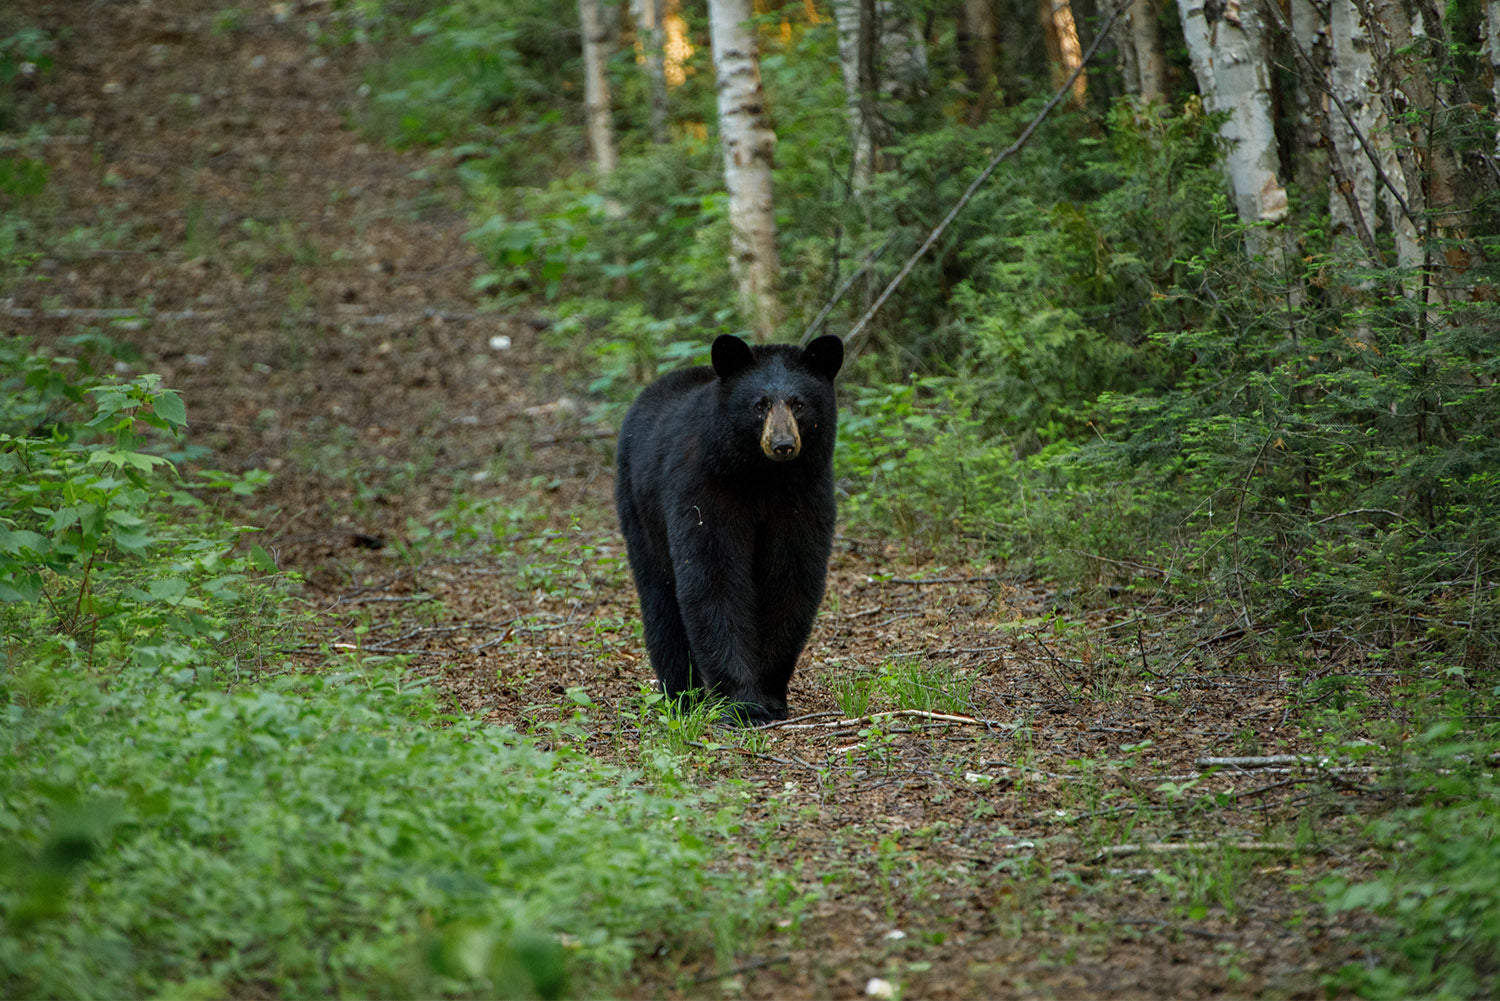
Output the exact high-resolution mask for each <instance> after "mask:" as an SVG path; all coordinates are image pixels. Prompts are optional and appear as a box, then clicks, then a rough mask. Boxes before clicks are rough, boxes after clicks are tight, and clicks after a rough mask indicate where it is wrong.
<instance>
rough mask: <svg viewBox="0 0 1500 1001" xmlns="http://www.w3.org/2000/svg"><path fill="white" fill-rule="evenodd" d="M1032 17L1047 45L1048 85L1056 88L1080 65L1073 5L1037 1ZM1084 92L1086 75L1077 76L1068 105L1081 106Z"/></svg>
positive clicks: (1057, 0)
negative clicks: (1049, 81)
mask: <svg viewBox="0 0 1500 1001" xmlns="http://www.w3.org/2000/svg"><path fill="white" fill-rule="evenodd" d="M1036 15H1037V23H1038V24H1040V25H1041V28H1042V39H1043V41H1044V43H1045V44H1046V46H1047V62H1048V64H1049V65H1050V66H1051V68H1052V86H1053V88H1054V89H1056V88H1057V87H1061V86H1062V85H1063V83H1064V82H1066V81H1067V79H1068V77H1070V76H1072V75H1073V71H1074V70H1076V69H1077V68H1078V66H1079V64H1080V63H1082V62H1083V46H1082V45H1081V44H1080V43H1079V41H1078V25H1077V24H1075V23H1074V21H1073V5H1072V4H1071V3H1070V2H1069V0H1037V3H1036ZM1087 91H1088V74H1086V73H1080V74H1078V79H1077V80H1076V81H1074V83H1073V92H1072V93H1071V94H1070V95H1068V101H1069V103H1070V104H1072V105H1073V106H1074V107H1082V106H1083V98H1084V95H1085V94H1086V93H1087Z"/></svg>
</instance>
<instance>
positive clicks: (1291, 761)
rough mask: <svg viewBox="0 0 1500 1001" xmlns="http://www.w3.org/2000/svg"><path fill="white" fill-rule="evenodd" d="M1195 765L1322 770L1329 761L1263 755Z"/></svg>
mask: <svg viewBox="0 0 1500 1001" xmlns="http://www.w3.org/2000/svg"><path fill="white" fill-rule="evenodd" d="M1193 764H1195V765H1197V766H1198V767H1199V768H1278V767H1285V766H1286V765H1306V766H1309V767H1313V768H1321V767H1323V766H1325V765H1327V764H1328V759H1327V758H1318V757H1314V756H1313V755H1311V754H1263V755H1251V756H1248V757H1228V758H1199V759H1198V760H1197V761H1195V762H1193Z"/></svg>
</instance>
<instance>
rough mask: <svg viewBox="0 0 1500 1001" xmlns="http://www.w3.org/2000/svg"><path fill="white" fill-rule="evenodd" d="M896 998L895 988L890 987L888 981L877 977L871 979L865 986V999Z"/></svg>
mask: <svg viewBox="0 0 1500 1001" xmlns="http://www.w3.org/2000/svg"><path fill="white" fill-rule="evenodd" d="M895 996H896V988H894V987H892V986H891V982H890V981H889V980H881V979H880V978H879V977H871V978H870V981H869V983H867V984H865V997H870V998H893V997H895Z"/></svg>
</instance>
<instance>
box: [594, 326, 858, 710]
mask: <svg viewBox="0 0 1500 1001" xmlns="http://www.w3.org/2000/svg"><path fill="white" fill-rule="evenodd" d="M711 357H712V361H713V364H712V365H711V366H699V367H697V368H688V369H683V370H681V371H677V372H672V373H670V374H668V375H665V376H663V377H662V378H660V379H658V380H657V381H656V382H654V383H652V384H651V385H650V386H648V387H646V389H645V390H644V391H643V392H642V393H641V395H640V397H639V398H637V400H636V401H635V403H634V404H633V405H632V406H631V408H630V411H629V412H628V413H627V414H626V415H625V421H624V423H622V424H621V425H620V443H619V455H618V478H617V479H616V481H615V507H616V509H617V511H618V512H619V515H620V527H621V529H622V530H623V531H624V533H625V546H626V550H627V552H628V553H629V556H630V570H631V573H632V574H633V575H634V577H635V587H636V591H637V592H639V594H640V598H641V618H642V620H643V622H644V624H645V630H646V650H647V652H648V653H649V654H650V656H651V665H652V667H654V668H655V669H656V676H657V678H659V679H660V680H661V687H662V691H663V692H665V693H666V694H667V695H669V696H675V695H679V694H680V693H682V692H684V691H687V690H689V689H693V688H698V689H702V690H704V691H706V692H710V693H712V694H716V695H720V696H722V697H723V698H724V699H726V700H727V701H728V702H729V703H730V704H731V706H732V707H733V710H734V711H735V712H736V714H738V715H739V716H740V717H741V718H742V719H743V720H745V721H746V722H749V723H756V724H760V723H767V722H770V721H771V720H777V719H786V689H787V684H788V683H789V682H790V681H791V677H792V669H793V668H794V667H795V666H796V664H797V657H798V655H799V654H801V652H802V647H803V645H804V644H806V643H807V637H808V634H809V633H811V632H812V624H813V617H814V616H815V615H816V614H817V611H818V605H819V604H820V603H821V602H822V600H823V585H824V583H825V580H826V578H827V575H828V555H829V552H830V551H831V550H832V548H833V521H834V514H835V511H834V500H833V441H834V435H835V432H836V430H837V426H838V413H837V402H836V400H835V396H834V388H833V379H834V376H836V375H837V374H838V371H839V368H840V367H841V366H842V365H843V363H844V344H843V342H842V341H840V340H839V339H838V338H837V337H832V336H828V337H819V338H818V339H817V340H815V341H813V342H812V343H811V344H809V345H808V346H807V347H806V348H805V349H804V348H798V347H795V346H793V345H790V344H769V345H757V346H755V347H751V346H750V345H748V344H746V343H745V342H744V341H742V340H740V339H739V338H738V337H734V336H732V335H729V334H725V335H724V336H722V337H719V338H718V339H717V340H715V341H714V343H713V350H712V352H711Z"/></svg>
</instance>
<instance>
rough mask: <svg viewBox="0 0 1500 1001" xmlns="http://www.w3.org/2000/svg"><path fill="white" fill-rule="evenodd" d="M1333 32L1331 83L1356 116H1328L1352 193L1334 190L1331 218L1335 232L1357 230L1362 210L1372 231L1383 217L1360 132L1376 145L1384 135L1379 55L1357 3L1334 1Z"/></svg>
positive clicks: (1330, 22) (1335, 148)
mask: <svg viewBox="0 0 1500 1001" xmlns="http://www.w3.org/2000/svg"><path fill="white" fill-rule="evenodd" d="M1328 37H1329V46H1330V49H1331V53H1332V54H1331V58H1330V60H1329V67H1328V84H1329V88H1330V89H1331V90H1332V91H1333V93H1335V94H1337V95H1338V96H1339V100H1341V101H1343V102H1344V107H1345V108H1346V109H1347V111H1348V112H1349V116H1350V118H1352V119H1353V121H1354V124H1353V127H1351V126H1350V124H1349V122H1348V121H1346V120H1345V118H1344V115H1343V114H1342V113H1341V112H1338V111H1334V112H1333V113H1332V114H1330V115H1329V116H1328V125H1329V132H1330V133H1331V137H1332V139H1333V151H1332V155H1334V156H1337V157H1338V159H1339V164H1340V166H1341V167H1342V168H1343V171H1344V173H1345V174H1346V175H1347V182H1348V184H1349V186H1350V195H1352V197H1349V198H1346V197H1345V196H1344V194H1343V193H1342V192H1340V191H1337V190H1332V191H1330V193H1329V201H1328V214H1329V219H1330V221H1331V223H1332V225H1333V230H1334V232H1335V233H1342V234H1353V233H1355V232H1356V231H1357V230H1358V225H1357V224H1356V222H1355V220H1354V217H1353V213H1354V211H1356V210H1357V211H1358V212H1359V213H1360V214H1361V216H1363V219H1364V222H1365V224H1366V225H1368V226H1369V228H1370V229H1371V230H1372V231H1373V230H1374V229H1375V228H1376V226H1377V219H1378V218H1379V201H1378V195H1379V187H1378V181H1377V178H1376V175H1375V164H1374V163H1373V162H1372V161H1371V160H1370V157H1369V155H1368V154H1367V153H1366V152H1365V146H1364V143H1362V142H1361V141H1360V135H1363V137H1364V140H1365V142H1367V143H1370V144H1372V145H1373V144H1374V143H1376V142H1377V141H1378V140H1379V139H1380V136H1379V134H1378V131H1379V130H1380V126H1381V115H1380V98H1379V96H1378V95H1377V93H1376V90H1375V86H1376V84H1375V60H1374V58H1373V57H1372V56H1371V54H1370V35H1369V32H1368V31H1366V30H1365V26H1364V23H1363V22H1362V21H1361V20H1360V17H1359V11H1358V10H1357V9H1356V8H1355V6H1354V4H1353V3H1352V2H1340V0H1334V2H1333V3H1332V4H1330V6H1329V10H1328ZM1356 132H1357V133H1358V134H1356ZM1334 183H1336V182H1334ZM1351 203H1352V204H1351Z"/></svg>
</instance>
